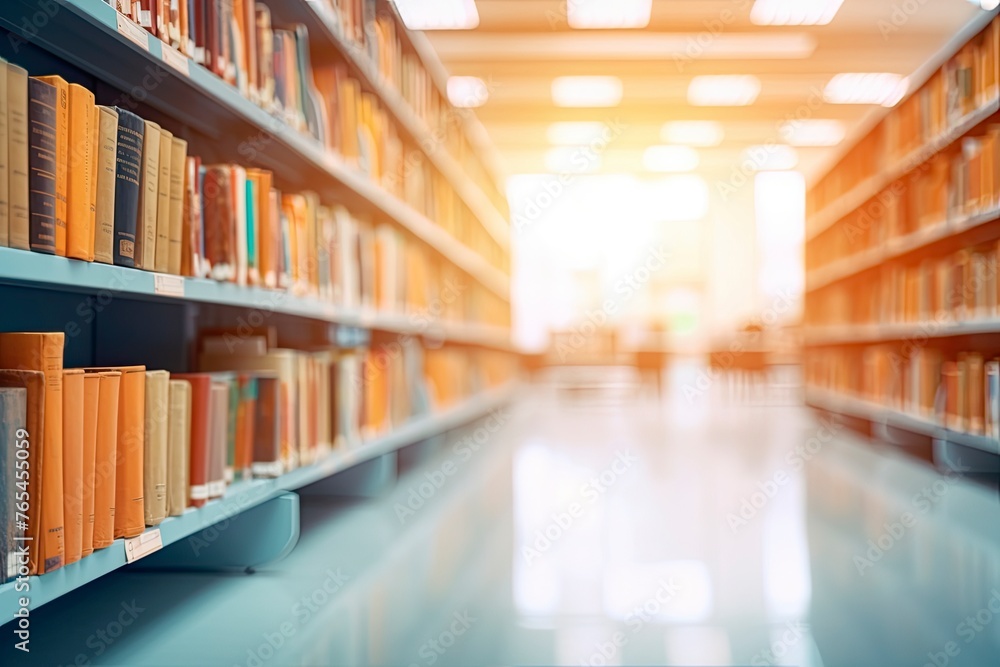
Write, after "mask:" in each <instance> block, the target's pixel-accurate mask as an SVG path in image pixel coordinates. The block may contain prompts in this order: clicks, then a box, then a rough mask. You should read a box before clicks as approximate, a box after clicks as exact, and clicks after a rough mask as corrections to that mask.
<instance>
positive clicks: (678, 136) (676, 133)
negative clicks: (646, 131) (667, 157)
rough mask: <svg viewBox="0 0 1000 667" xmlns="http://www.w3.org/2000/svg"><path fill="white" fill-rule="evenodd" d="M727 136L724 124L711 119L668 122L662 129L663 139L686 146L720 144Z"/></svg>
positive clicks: (661, 136) (661, 135)
mask: <svg viewBox="0 0 1000 667" xmlns="http://www.w3.org/2000/svg"><path fill="white" fill-rule="evenodd" d="M725 136H726V133H725V131H724V130H723V129H722V125H721V124H720V123H716V122H715V121H710V120H688V121H677V122H673V123H667V124H666V125H664V126H663V128H662V129H661V130H660V138H661V139H663V140H664V141H666V142H668V143H671V144H682V145H684V146H699V147H708V146H718V145H719V144H721V143H722V140H723V139H724V138H725Z"/></svg>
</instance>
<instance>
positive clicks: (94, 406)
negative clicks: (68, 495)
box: [80, 373, 101, 558]
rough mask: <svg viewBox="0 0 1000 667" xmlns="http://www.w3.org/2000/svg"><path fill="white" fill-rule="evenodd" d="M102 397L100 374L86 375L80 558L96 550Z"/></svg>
mask: <svg viewBox="0 0 1000 667" xmlns="http://www.w3.org/2000/svg"><path fill="white" fill-rule="evenodd" d="M100 396H101V376H100V375H99V374H96V373H84V375H83V466H82V469H83V479H82V481H81V488H82V491H83V500H82V502H81V504H80V511H81V515H82V518H83V530H82V531H81V538H80V556H81V558H83V557H86V556H89V555H90V554H92V553H94V483H95V480H94V466H95V464H96V462H97V417H98V414H99V406H100V402H99V401H100Z"/></svg>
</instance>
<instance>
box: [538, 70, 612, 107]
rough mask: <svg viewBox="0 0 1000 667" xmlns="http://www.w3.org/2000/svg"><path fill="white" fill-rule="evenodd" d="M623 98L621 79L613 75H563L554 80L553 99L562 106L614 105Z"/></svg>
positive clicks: (557, 104)
mask: <svg viewBox="0 0 1000 667" xmlns="http://www.w3.org/2000/svg"><path fill="white" fill-rule="evenodd" d="M621 100H622V82H621V79H618V78H617V77H613V76H561V77H559V78H557V79H555V80H553V81H552V101H553V102H554V103H555V104H556V106H560V107H588V108H597V107H613V106H617V105H618V103H619V102H621Z"/></svg>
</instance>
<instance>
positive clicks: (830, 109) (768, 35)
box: [426, 0, 982, 178]
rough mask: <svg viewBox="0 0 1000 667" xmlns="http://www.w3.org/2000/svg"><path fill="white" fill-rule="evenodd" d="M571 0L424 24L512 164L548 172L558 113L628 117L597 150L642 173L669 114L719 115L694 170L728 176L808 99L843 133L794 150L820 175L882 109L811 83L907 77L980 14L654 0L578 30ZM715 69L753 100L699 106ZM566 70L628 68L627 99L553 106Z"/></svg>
mask: <svg viewBox="0 0 1000 667" xmlns="http://www.w3.org/2000/svg"><path fill="white" fill-rule="evenodd" d="M576 1H577V2H581V1H584V0H576ZM565 3H566V0H476V5H477V7H478V12H479V17H480V21H479V26H478V27H477V28H476V29H474V30H458V31H430V32H427V33H426V34H427V36H428V38H429V40H430V42H431V44H432V45H433V47H434V48H435V50H436V51H437V53H438V55H439V57H440V58H441V60H442V62H443V63H444V65H445V67H446V69H447V70H448V72H449V74H451V75H453V76H454V75H463V76H475V77H479V78H481V79H483V80H484V81H486V82H487V86H488V88H489V93H490V94H489V100H488V102H487V103H486V104H485V105H483V106H482V107H480V108H479V109H477V110H476V112H477V114H478V116H479V118H480V120H481V121H482V122H483V124H484V125H485V127H486V129H487V131H488V132H489V134H490V136H491V138H492V140H493V143H494V144H495V145H496V147H497V149H498V151H499V158H500V164H501V165H502V167H503V169H504V171H505V172H506V174H508V175H513V174H521V173H542V172H546V171H549V170H550V169H548V168H547V167H546V159H545V156H546V152H547V151H548V150H549V149H550V148H551V147H552V144H551V143H550V142H549V140H548V138H547V130H548V128H549V126H550V125H551V124H552V123H554V122H557V121H601V122H605V123H612V122H614V123H618V124H619V125H620V126H621V127H623V129H622V131H621V133H620V135H618V136H617V137H616V138H615V139H614V140H613V141H612V142H611V143H610V144H609V145H608V147H607V149H606V150H604V151H603V152H602V155H601V160H600V168H599V170H600V171H601V172H606V173H622V172H626V173H643V172H644V171H645V170H644V167H643V160H642V158H643V151H644V150H645V149H646V148H647V147H649V146H651V145H654V144H660V143H664V142H663V140H662V139H661V127H662V126H663V124H664V122H666V121H671V120H716V121H720V122H721V123H723V127H724V131H725V139H724V140H723V142H722V144H720V145H719V146H717V147H712V148H699V149H698V151H699V155H700V165H699V167H698V172H699V173H700V174H701V175H703V176H705V177H706V178H719V177H724V176H725V175H726V174H731V173H732V171H733V170H734V168H736V169H738V168H739V164H740V162H741V160H742V159H743V155H744V151H746V149H747V148H748V147H750V146H752V145H760V144H767V143H774V142H779V143H780V142H781V141H782V135H781V133H780V131H779V126H780V123H781V121H782V120H783V119H785V118H787V117H788V116H789V115H790V114H794V113H796V111H797V110H798V111H802V110H803V109H806V110H807V111H804V112H803V113H804V114H806V115H807V117H809V118H812V119H836V120H841V121H843V122H844V123H845V126H846V129H847V131H848V137H847V139H845V140H844V142H842V144H841V145H840V146H837V147H833V148H829V147H827V148H798V149H797V151H798V158H799V162H798V168H799V169H800V170H802V171H803V172H804V173H805V174H806V176H807V178H812V177H815V176H816V175H817V172H819V171H821V170H825V169H826V168H827V166H828V165H829V164H830V162H831V159H832V158H833V157H835V154H836V153H837V151H838V150H843V147H844V145H845V144H846V143H849V142H850V141H851V140H852V139H851V131H852V130H854V131H855V133H856V132H858V131H860V128H861V127H862V126H863V124H864V123H865V120H866V119H868V120H869V122H870V119H871V118H872V114H876V113H880V112H881V111H882V108H881V107H878V106H873V105H832V104H826V103H822V102H820V101H818V99H817V97H816V95H815V94H814V93H813V91H822V89H823V87H824V86H825V85H826V83H827V82H828V81H829V80H830V78H831V77H832V76H833V75H835V74H837V73H841V72H893V73H898V74H902V75H911V74H913V73H914V72H916V71H917V70H918V69H919V68H920V67H921V66H922V65H924V64H925V63H927V62H928V61H929V60H930V59H932V58H933V57H934V56H935V54H937V53H938V52H939V51H940V50H941V49H942V48H944V47H946V46H947V45H948V43H949V42H950V41H952V40H953V39H954V38H955V36H956V34H957V33H958V32H959V31H960V30H961V29H962V28H963V26H966V25H968V24H969V23H970V21H972V20H973V19H974V18H975V17H976V16H977V15H979V14H981V13H982V11H981V10H980V9H979V8H978V7H976V6H974V5H972V4H970V2H968V0H910V1H909V2H903V0H845V2H844V5H843V6H842V7H841V9H840V11H839V13H838V14H837V15H836V17H835V18H834V19H833V21H832V22H831V23H830V24H829V25H825V26H806V27H801V26H800V27H783V26H782V27H778V26H757V25H754V24H753V23H751V22H750V11H751V8H752V5H753V3H752V1H751V0H653V9H652V16H651V19H650V22H649V25H648V27H646V28H645V29H642V30H575V29H571V28H570V27H569V26H568V24H567V20H566V4H565ZM903 5H906V6H907V7H909V8H910V9H914V8H915V11H912V13H910V14H907V13H905V12H904V11H903V10H902V9H901V6H903ZM894 10H895V13H894ZM706 74H730V75H732V74H753V75H755V76H757V77H758V78H759V79H760V82H761V91H760V94H759V96H758V98H757V99H756V101H755V102H754V103H753V104H751V105H750V106H745V107H694V106H691V105H690V104H689V103H688V101H687V87H688V84H689V83H690V81H691V78H692V77H694V76H697V75H706ZM569 75H588V76H590V75H611V76H615V77H618V78H620V79H621V81H622V90H623V97H622V100H621V102H620V104H619V105H618V106H616V107H614V108H561V107H557V106H556V105H554V103H553V102H552V98H551V92H550V87H551V83H552V80H553V79H554V78H555V77H559V76H569ZM811 95H812V97H810V96H811ZM810 99H811V100H812V105H811V106H810V104H809V101H810Z"/></svg>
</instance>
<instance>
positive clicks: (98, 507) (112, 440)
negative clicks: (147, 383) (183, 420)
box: [87, 370, 122, 549]
mask: <svg viewBox="0 0 1000 667" xmlns="http://www.w3.org/2000/svg"><path fill="white" fill-rule="evenodd" d="M87 372H88V373H90V374H93V375H96V376H97V377H98V378H99V381H100V386H99V388H98V392H99V393H98V404H97V444H96V448H95V454H94V540H93V547H94V549H104V548H105V547H108V546H110V545H111V543H112V542H113V541H114V539H115V497H116V496H117V488H116V487H117V484H116V482H117V478H118V468H117V463H116V461H117V458H118V406H119V404H120V402H121V399H120V397H119V394H120V393H121V377H122V374H121V372H119V371H99V370H89V371H87Z"/></svg>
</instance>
